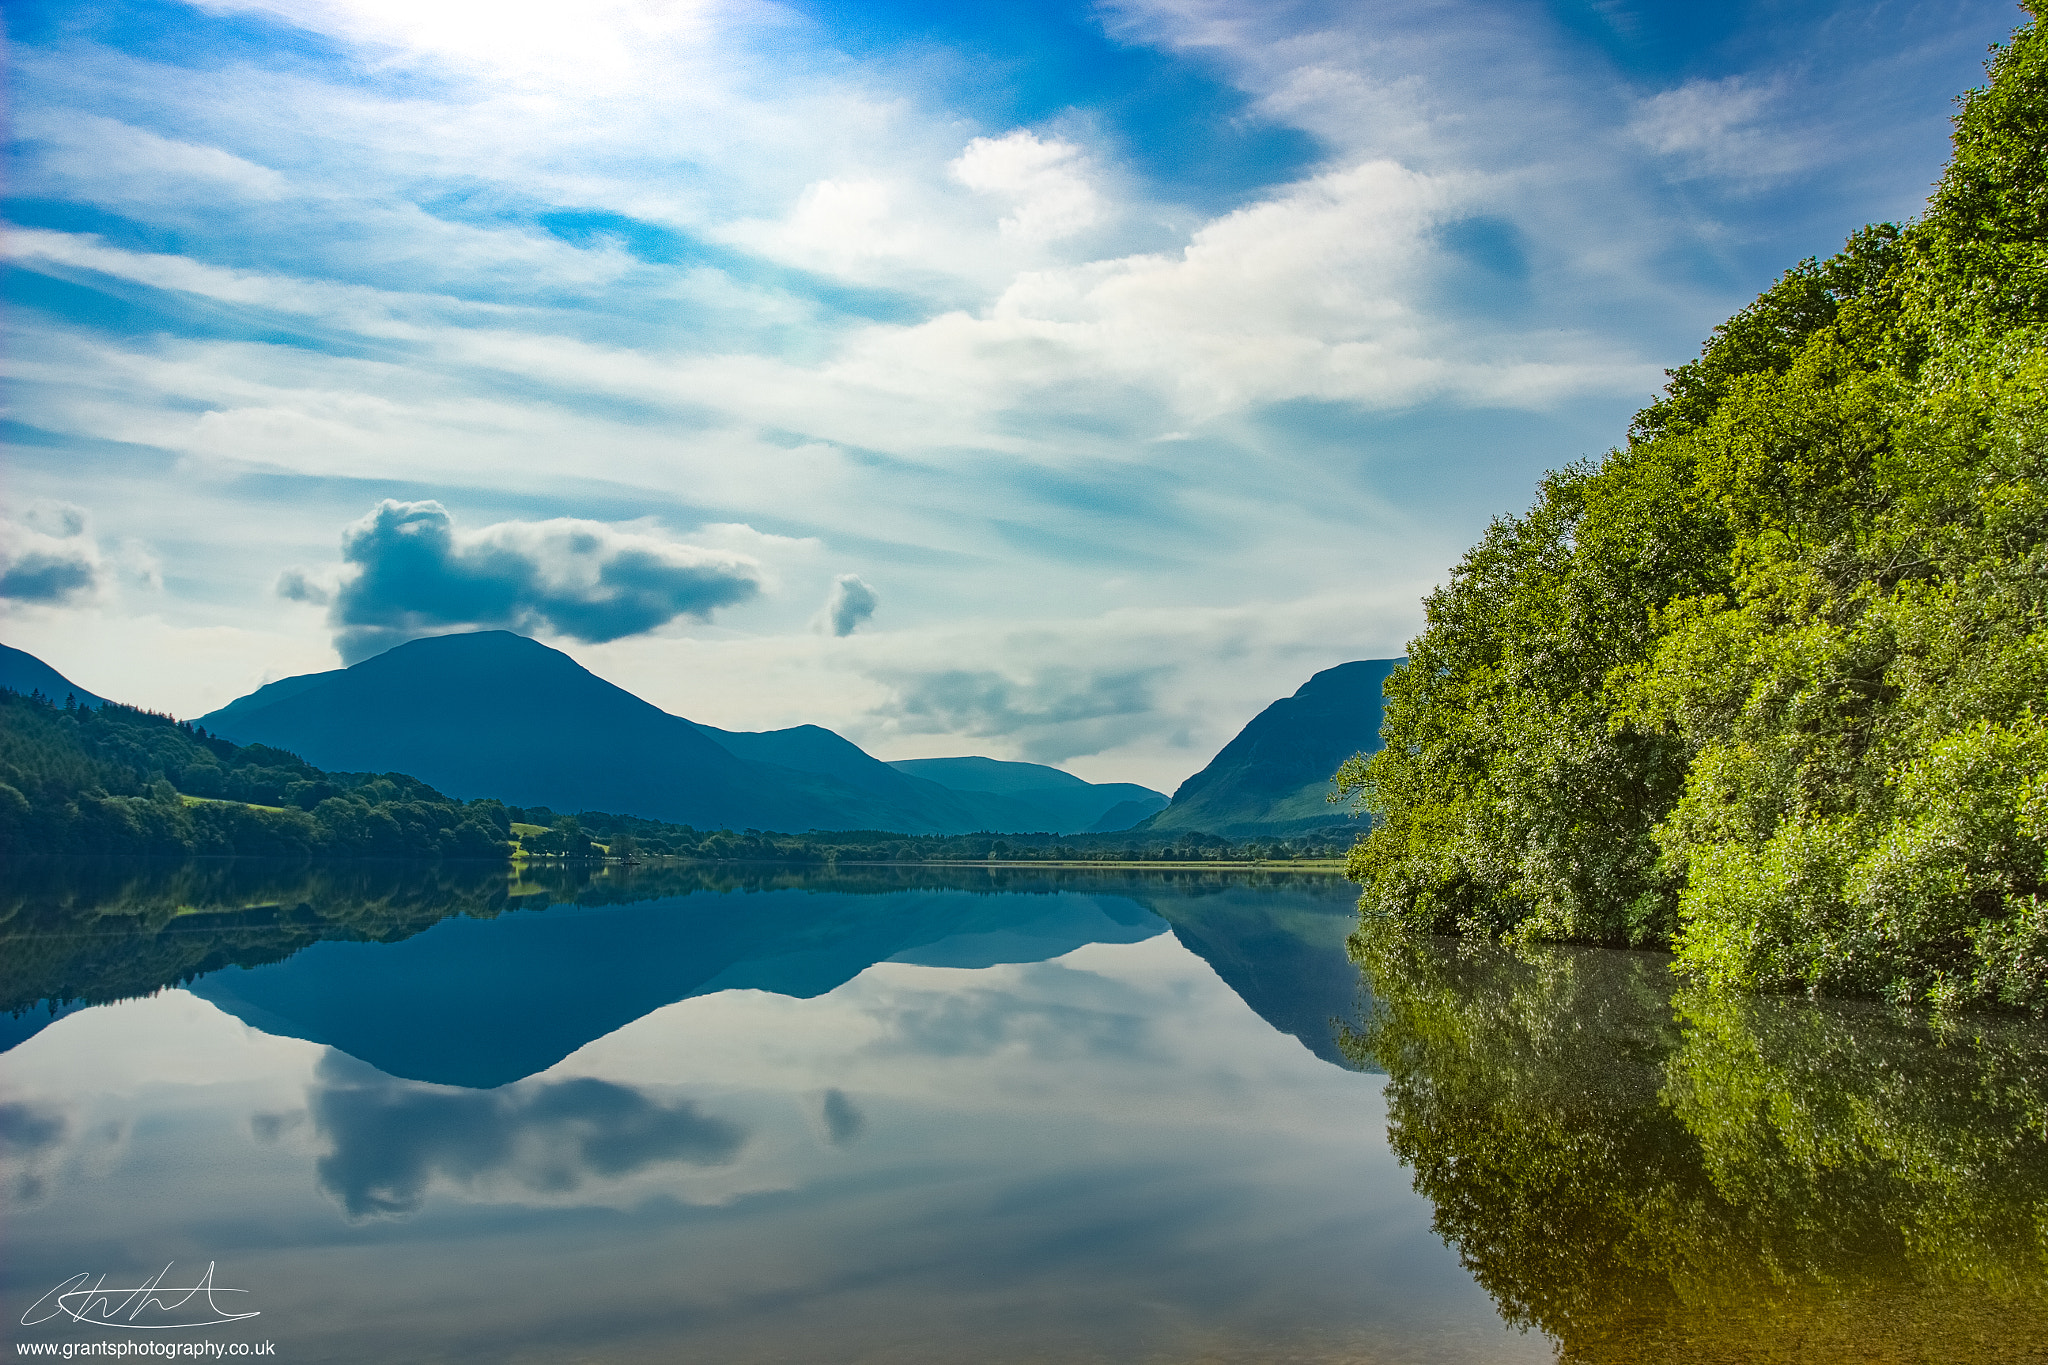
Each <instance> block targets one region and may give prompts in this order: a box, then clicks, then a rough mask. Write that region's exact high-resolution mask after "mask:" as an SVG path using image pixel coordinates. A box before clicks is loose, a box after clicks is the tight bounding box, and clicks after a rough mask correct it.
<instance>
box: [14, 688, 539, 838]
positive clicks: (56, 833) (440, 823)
mask: <svg viewBox="0 0 2048 1365" xmlns="http://www.w3.org/2000/svg"><path fill="white" fill-rule="evenodd" d="M509 830H510V819H509V816H508V815H507V813H506V811H505V808H504V807H503V806H502V805H500V804H499V803H498V802H496V801H457V800H454V799H452V798H450V797H447V796H443V795H442V794H441V793H440V792H437V791H435V790H434V789H433V788H432V787H429V786H428V785H426V784H425V783H424V782H420V781H417V780H415V779H413V778H410V777H407V776H405V775H404V774H402V773H330V772H323V771H322V770H320V769H318V768H315V767H313V766H311V765H310V764H307V763H305V762H303V761H302V760H300V759H299V758H298V757H297V756H296V755H293V754H289V753H286V752H285V751H284V750H282V749H272V748H269V747H267V746H265V745H261V744H251V745H237V744H232V743H229V742H228V741H227V740H224V739H221V738H218V737H217V736H210V735H208V734H207V733H206V732H205V731H204V730H203V729H199V728H197V727H194V726H192V725H190V724H186V723H182V722H179V721H176V720H173V719H172V718H171V717H169V716H164V715H158V714H156V713H154V712H151V711H143V710H138V709H137V708H135V707H131V706H121V705H117V704H115V703H112V702H109V703H107V704H106V705H104V706H100V707H91V706H79V705H76V704H75V703H74V704H69V705H62V706H60V705H58V704H57V703H55V702H53V701H51V700H50V699H49V698H47V697H43V696H40V695H32V696H26V697H25V696H22V695H21V694H20V693H17V692H11V691H5V690H0V850H6V851H9V852H14V853H94V854H229V853H232V854H255V855H262V856H271V857H275V856H290V855H304V854H323V855H347V856H353V857H401V858H419V857H435V858H439V857H453V858H495V859H499V860H501V861H502V860H503V859H505V858H506V857H508V856H509V854H510V849H511V846H510V844H509V843H508V842H507V840H508V838H509Z"/></svg>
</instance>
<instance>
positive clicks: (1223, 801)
mask: <svg viewBox="0 0 2048 1365" xmlns="http://www.w3.org/2000/svg"><path fill="white" fill-rule="evenodd" d="M1399 662H1400V661H1399V660H1395V659H1371V660H1364V661H1360V662H1357V663H1349V664H1343V665H1340V666H1338V667H1336V668H1332V669H1326V670H1325V671H1323V672H1321V673H1318V674H1316V675H1315V676H1314V677H1313V678H1311V679H1309V681H1308V682H1306V683H1304V684H1303V685H1302V687H1301V688H1300V689H1299V690H1298V691H1297V692H1296V693H1295V694H1294V695H1293V696H1292V697H1286V698H1282V699H1281V700H1279V701H1276V702H1274V703H1273V704H1272V705H1271V706H1268V707H1267V708H1266V709H1265V710H1264V711H1262V712H1260V713H1259V714H1258V715H1257V716H1256V717H1254V718H1253V719H1252V721H1251V722H1250V723H1249V724H1247V725H1246V726H1245V728H1244V730H1243V731H1242V732H1240V733H1239V734H1238V736H1237V737H1236V738H1235V739H1233V740H1232V741H1231V742H1230V743H1229V744H1228V745H1226V746H1224V748H1223V750H1222V751H1221V752H1220V753H1218V754H1217V755H1216V757H1215V759H1214V760H1212V761H1211V762H1210V763H1209V765H1208V766H1207V767H1205V768H1203V769H1202V771H1201V772H1199V773H1196V774H1195V775H1194V776H1193V777H1190V778H1189V779H1188V780H1187V781H1186V782H1184V783H1182V784H1181V786H1180V789H1179V790H1178V791H1177V792H1176V793H1175V795H1174V797H1173V800H1172V802H1171V804H1169V803H1168V800H1167V798H1166V797H1165V796H1164V795H1162V794H1161V793H1159V792H1156V791H1153V790H1151V789H1150V788H1147V787H1141V786H1138V785H1136V784H1134V783H1123V782H1119V783H1090V782H1085V781H1083V780H1082V779H1080V778H1078V777H1075V776H1073V775H1072V774H1071V773H1066V772H1062V771H1060V770H1059V769H1057V768H1051V767H1046V766H1044V765H1041V764H1036V763H1014V762H1004V761H1002V760H998V759H992V758H978V757H977V758H926V759H908V760H902V761H899V762H895V763H885V762H882V761H881V760H879V759H877V758H875V757H873V756H872V755H870V754H868V753H867V752H866V751H865V750H863V749H861V748H860V747H859V746H858V745H855V744H853V743H852V742H851V741H849V740H847V739H845V738H843V737H841V736H840V735H838V734H835V733H833V732H832V731H830V730H827V729H824V728H823V727H821V726H816V725H798V726H792V727H790V728H788V729H784V730H767V731H733V730H722V729H719V728H717V727H716V726H709V725H699V724H696V723H694V722H692V721H689V720H686V719H684V718H683V717H681V716H676V715H671V714H670V713H668V712H666V711H663V710H661V709H660V708H659V707H657V706H654V705H653V704H651V703H649V702H646V701H643V700H642V699H640V698H639V697H636V696H634V695H633V694H632V693H630V692H627V691H626V690H625V689H623V688H620V687H617V686H615V685H613V684H611V683H609V682H606V681H605V680H604V679H602V678H599V677H597V676H596V675H595V674H593V673H591V672H590V671H589V670H587V669H585V668H584V667H583V666H582V665H581V664H578V663H577V662H576V661H575V660H574V659H571V658H570V657H569V656H568V655H566V654H563V653H561V652H560V651H558V650H554V649H550V648H549V647H548V646H546V645H543V644H541V643H540V642H538V641H536V640H531V639H528V638H526V637H524V636H520V635H515V634H513V633H511V632H508V631H482V632H476V633H469V634H460V635H443V636H436V637H433V638H429V639H423V640H414V641H411V642H410V643H407V644H404V645H400V646H398V647H397V648H395V649H392V650H389V651H387V652H385V653H383V654H380V655H377V656H376V657H374V658H371V659H366V660H364V661H363V662H361V663H358V664H356V665H354V666H353V667H350V668H344V669H335V670H332V671H330V672H325V673H309V674H305V675H302V676H300V677H294V678H285V679H283V680H281V681H279V682H274V683H270V684H268V685H266V686H264V687H261V688H259V689H257V690H256V691H255V692H252V693H250V694H249V695H248V696H245V697H242V698H240V699H238V700H236V701H234V702H231V703H229V704H228V705H227V706H224V707H222V708H220V709H219V710H217V711H213V712H210V713H208V714H207V715H204V716H201V717H199V718H198V723H199V724H201V725H203V726H205V727H206V728H207V729H208V730H210V731H212V732H214V733H216V734H218V735H220V736H222V737H223V738H226V739H230V740H233V741H235V742H237V743H242V744H252V743H261V744H269V745H273V746H275V747H277V748H280V749H287V750H290V751H291V752H293V753H296V754H298V755H300V756H301V757H303V758H304V759H305V760H306V761H307V762H309V763H312V764H314V765H316V766H318V767H321V768H326V769H329V770H331V771H344V772H402V773H407V774H409V775H411V776H413V777H416V778H419V779H420V780H421V781H424V782H426V783H428V784H430V785H432V786H434V787H436V788H438V789H440V790H441V791H444V792H447V793H448V794H450V795H452V796H456V797H461V798H476V797H497V798H499V799H501V800H504V801H506V802H508V803H510V804H513V805H518V806H547V807H550V808H551V809H554V810H557V811H564V812H573V811H581V810H600V811H611V812H615V813H620V814H630V815H639V816H645V817H649V818H652V819H658V820H668V821H673V822H675V823H678V824H688V825H694V826H696V827H698V828H700V829H718V828H734V829H741V828H755V829H763V830H783V831H789V832H803V831H806V830H813V829H837V830H847V829H873V830H886V831H889V832H892V833H902V834H962V833H974V832H989V833H997V832H1010V833H1024V832H1047V833H1059V834H1084V833H1107V832H1114V831H1118V830H1125V829H1142V830H1146V831H1150V832H1162V831H1189V832H1194V831H1200V832H1202V833H1205V834H1212V835H1219V836H1222V837H1226V838H1232V839H1246V838H1260V837H1270V838H1290V837H1298V836H1302V835H1308V834H1313V833H1318V832H1324V831H1331V830H1334V829H1339V828H1342V827H1345V826H1348V825H1355V823H1356V822H1355V819H1354V817H1351V816H1349V815H1348V814H1347V813H1346V812H1345V811H1343V810H1342V809H1340V808H1337V807H1333V806H1331V805H1329V804H1328V803H1327V801H1326V800H1325V797H1326V796H1327V794H1328V792H1329V790H1330V784H1329V779H1330V774H1331V773H1333V772H1334V771H1335V770H1336V768H1337V766H1338V765H1339V764H1340V763H1342V762H1343V761H1344V759H1345V758H1347V757H1349V756H1350V755H1351V754H1353V753H1356V752H1358V751H1360V750H1365V751H1372V750H1375V749H1377V748H1379V746H1380V740H1379V725H1380V707H1381V696H1380V689H1381V685H1382V684H1383V683H1384V682H1385V680H1386V677H1387V674H1388V673H1389V672H1391V671H1392V670H1393V668H1394V667H1395V665H1396V664H1398V663H1399ZM0 687H8V688H12V689H13V690H15V691H18V692H30V691H41V692H43V693H44V694H46V695H48V696H51V697H53V698H56V699H58V700H60V701H61V699H62V698H64V697H65V696H67V695H70V696H76V697H77V698H78V700H79V701H80V702H81V703H84V704H98V703H99V702H100V701H101V698H99V697H97V696H95V695H94V694H93V693H91V692H88V691H86V690H85V689H83V688H80V687H78V686H77V685H76V684H74V683H72V682H71V681H70V680H69V679H67V678H65V677H64V676H63V675H62V674H60V673H58V672H57V671H56V670H55V669H53V668H51V667H50V666H49V665H47V664H45V663H43V662H42V661H41V660H39V659H37V658H36V657H35V656H33V655H31V654H27V653H24V652H23V651H21V650H18V649H12V648H8V647H7V646H4V645H0Z"/></svg>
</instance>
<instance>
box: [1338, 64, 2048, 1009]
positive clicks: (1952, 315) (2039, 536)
mask: <svg viewBox="0 0 2048 1365" xmlns="http://www.w3.org/2000/svg"><path fill="white" fill-rule="evenodd" d="M1990 72H1991V80H1990V82H1989V84H1988V86H1987V87H1986V88H1984V89H1980V90H1975V91H1972V92H1970V93H1969V94H1968V95H1966V96H1965V97H1964V99H1963V101H1962V107H1961V112H1960V113H1959V114H1958V116H1957V118H1956V121H1955V137H1954V154H1953V158H1952V160H1951V162H1950V164H1949V166H1948V167H1947V169H1946V171H1945V172H1944V174H1943V177H1942V179H1941V181H1940V184H1939V186H1938V187H1937V190H1936V192H1935V194H1934V197H1933V198H1932V200H1931V201H1930V203H1929V207H1928V211H1927V213H1926V215H1925V216H1924V218H1922V219H1921V220H1920V221H1919V222H1917V223H1914V224H1911V225H1908V226H1905V227H1895V226H1891V225H1879V226H1875V227H1871V228H1867V229H1864V230H1863V231H1861V232H1858V233H1857V234H1856V235H1855V236H1854V237H1852V238H1851V239H1850V240H1849V242H1848V244H1847V245H1846V246H1845V248H1844V249H1843V250H1842V252H1841V253H1840V254H1839V255H1837V256H1834V257H1833V258H1831V259H1829V260H1826V261H1811V260H1809V261H1807V262H1804V263H1802V264H1801V265H1799V266H1797V267H1795V268H1794V269H1792V270H1791V271H1789V272H1787V273H1786V275H1785V276H1784V277H1783V278H1782V279H1781V280H1780V281H1779V282H1778V283H1777V284H1775V285H1773V286H1772V287H1771V288H1770V289H1769V290H1768V291H1766V292H1765V293H1764V294H1763V295H1762V296H1761V297H1760V298H1759V299H1757V301H1756V302H1755V303H1753V304H1751V305H1750V306H1749V307H1748V308H1746V309H1744V310H1743V311H1742V312H1740V313H1738V314H1737V315H1736V316H1735V317H1733V318H1731V319H1729V321H1727V322H1726V323H1724V324H1723V325H1722V326H1720V327H1719V328H1717V329H1716V330H1715V332H1714V334H1713V336H1712V338H1711V339H1710V340H1709V341H1708V342H1707V344H1706V345H1705V347H1704V348H1703V350H1702V352H1701V354H1700V357H1699V359H1697V360H1695V361H1693V362H1691V363H1690V364H1687V365H1685V366H1683V367H1681V368H1679V369H1677V370H1674V371H1672V372H1671V375H1670V383H1669V385H1668V387H1667V388H1666V391H1665V396H1664V397H1663V399H1662V400H1660V401H1659V402H1657V403H1654V404H1652V405H1651V406H1650V407H1649V408H1646V409H1645V410H1644V411H1642V412H1641V413H1639V414H1638V415H1637V416H1636V419H1635V422H1634V424H1633V426H1632V428H1631V429H1630V431H1629V434H1628V440H1627V444H1626V445H1625V446H1624V447H1622V448H1621V449H1617V450H1614V451H1611V452H1609V453H1608V454H1607V455H1606V456H1605V457H1604V458H1602V459H1600V460H1598V461H1592V462H1583V463H1580V464H1575V465H1572V466H1570V467H1568V468H1565V469H1563V470H1560V471H1558V472H1556V473H1553V474H1551V475H1550V476H1548V477H1547V478H1546V479H1545V480H1544V481H1543V483H1542V485H1541V486H1540V490H1539V493H1538V496H1537V499H1536V502H1535V504H1534V505H1533V506H1532V507H1531V508H1530V509H1529V511H1528V512H1527V513H1525V514H1523V515H1521V516H1511V517H1502V518H1500V519H1499V520H1497V521H1496V522H1495V523H1494V524H1493V525H1492V526H1491V527H1490V528H1489V530H1488V531H1487V533H1486V535H1485V537H1484V539H1483V540H1482V541H1481V542H1480V543H1479V544H1478V545H1477V546H1475V547H1474V548H1473V549H1472V550H1471V551H1470V552H1469V553H1468V554H1467V555H1466V556H1465V558H1464V560H1463V562H1462V563H1461V564H1460V565H1459V566H1458V567H1457V569H1456V570H1455V572H1454V573H1453V575H1452V578H1451V581H1450V582H1449V584H1448V585H1447V586H1445V587H1444V588H1442V589H1441V590H1439V591H1438V592H1436V593H1434V594H1432V595H1431V596H1430V598H1429V599H1428V603H1427V607H1428V621H1427V626H1426V628H1425V629H1424V631H1423V633H1422V634H1421V636H1419V637H1418V638H1417V639H1416V640H1415V641H1413V642H1412V643H1411V644H1410V646H1409V649H1408V654H1409V662H1408V664H1407V665H1406V666H1405V667H1404V668H1401V669H1399V670H1397V671H1396V672H1395V673H1394V675H1393V676H1392V677H1391V678H1390V679H1389V680H1388V683H1387V688H1386V695H1387V707H1386V721H1385V725H1384V729H1383V732H1382V733H1383V735H1384V737H1385V740H1386V747H1385V749H1384V750H1383V751H1382V752H1381V753H1379V754H1377V755H1374V756H1372V757H1371V758H1370V759H1367V758H1365V757H1364V756H1360V757H1359V758H1356V759H1353V760H1352V761H1351V762H1349V763H1347V764H1346V765H1345V768H1344V770H1343V772H1342V773H1341V774H1340V783H1341V785H1342V786H1343V788H1344V789H1345V790H1347V791H1351V792H1356V793H1358V794H1359V795H1360V796H1361V797H1362V798H1363V800H1364V804H1365V805H1366V806H1367V807H1368V808H1369V809H1370V810H1371V811H1372V812H1373V813H1374V814H1375V816H1376V817H1377V819H1376V823H1375V826H1374V828H1373V829H1372V831H1371V833H1370V834H1369V835H1368V836H1367V837H1366V838H1365V839H1363V840H1362V841H1361V842H1360V843H1359V845H1358V846H1357V848H1356V849H1355V850H1354V852H1353V853H1352V855H1351V859H1350V871H1351V873H1352V875H1353V876H1354V877H1355V878H1356V879H1357V880H1359V881H1360V882H1361V883H1362V884H1363V886H1364V896H1363V901H1362V905H1363V907H1364V909H1365V910H1366V911H1367V912H1368V913H1370V914H1374V915H1378V916H1384V917H1391V918H1393V919H1396V920H1398V921H1400V922H1403V923H1405V924H1407V925H1409V926H1411V927H1413V928H1415V929H1420V930H1423V931H1427V932H1432V933H1465V934H1483V935H1508V936H1513V937H1516V938H1519V939H1523V940H1542V939H1551V940H1578V941H1594V942H1606V943H1614V944H1623V943H1632V944H1655V945H1666V944H1669V945H1672V946H1675V948H1676V949H1677V953H1678V963H1679V967H1680V969H1681V970H1682V971H1684V972H1687V973H1689V974H1691V975H1692V976H1693V977H1694V978H1696V979H1699V980H1702V981H1706V982H1709V983H1714V984H1719V985H1736V986H1743V987H1751V988H1763V989H1784V988H1803V989H1807V990H1812V991H1827V992H1843V993H1854V994H1866V995H1880V996H1884V997H1887V998H1891V999H1895V1000H1902V1001H1903V1000H1932V1001H1935V1002H1938V1003H1939V1002H1948V1003H1957V1002H1984V1003H2003V1004H2006V1005H2011V1006H2020V1007H2025V1008H2031V1009H2035V1010H2041V1009H2048V714H2044V707H2043V699H2044V698H2048V629H2044V625H2048V350H2044V345H2043V343H2044V340H2048V35H2044V34H2043V32H2042V31H2041V28H2040V26H2039V24H2038V23H2030V24H2028V25H2027V26H2026V27H2024V28H2022V29H2021V30H2019V31H2018V32H2017V33H2016V34H2015V35H2014V37H2013V39H2012V41H2011V42H2010V44H2009V45H2007V46H2005V47H2003V48H2000V49H1996V50H1995V51H1994V56H1993V59H1992V61H1991V64H1990Z"/></svg>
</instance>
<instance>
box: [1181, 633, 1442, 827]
mask: <svg viewBox="0 0 2048 1365" xmlns="http://www.w3.org/2000/svg"><path fill="white" fill-rule="evenodd" d="M1401 662H1402V661H1401V660H1399V659H1364V660H1361V661H1359V662H1357V663H1349V664H1339V665H1338V666H1337V667H1335V668H1326V669H1324V670H1323V671H1322V672H1320V673H1318V674H1316V675H1315V676H1314V677H1313V678H1310V679H1309V680H1308V681H1307V682H1305V683H1303V684H1302V685H1301V688H1300V690H1299V691H1297V692H1296V693H1295V694H1294V695H1293V696H1291V697H1283V698H1281V699H1280V700H1279V701H1276V702H1274V703H1273V704H1272V705H1271V706H1268V707H1267V708H1266V709H1265V710H1263V711H1261V712H1259V714H1258V715H1256V716H1254V717H1252V719H1251V723H1250V724H1248V725H1246V726H1245V727H1244V729H1242V730H1240V731H1238V734H1237V738H1235V739H1233V740H1231V741H1230V743H1228V744H1226V745H1224V746H1223V750H1222V752H1221V753H1219V754H1217V755H1216V757H1215V758H1213V759H1211V760H1210V761H1209V766H1208V767H1206V768H1204V769H1202V771H1200V772H1198V773H1196V774H1195V775H1194V776H1193V777H1190V778H1189V779H1188V780H1187V781H1185V782H1183V783H1181V784H1180V789H1179V790H1178V791H1176V792H1174V794H1173V803H1172V804H1171V805H1169V806H1168V807H1167V808H1166V809H1165V810H1163V811H1161V812H1159V814H1157V815H1155V816H1153V817H1152V818H1151V819H1149V820H1147V821H1145V823H1144V825H1143V826H1142V827H1143V828H1145V829H1151V830H1174V829H1186V830H1200V831H1202V832H1203V833H1205V834H1218V835H1222V836H1224V837H1226V838H1234V839H1246V838H1255V837H1259V836H1263V835H1270V836H1273V837H1276V838H1279V837H1288V836H1292V835H1298V834H1305V833H1309V832H1311V831H1314V830H1318V829H1327V828H1330V827H1332V826H1340V827H1341V826H1345V825H1348V824H1351V823H1352V820H1351V817H1349V816H1348V815H1346V814H1345V813H1344V811H1343V809H1342V808H1341V807H1337V806H1332V805H1330V804H1329V803H1328V802H1327V801H1326V800H1325V799H1324V798H1325V797H1327V796H1328V795H1329V793H1330V774H1332V773H1334V772H1336V771H1337V767H1338V765H1339V764H1341V763H1343V761H1344V760H1345V759H1347V758H1349V757H1350V756H1351V755H1353V754H1355V753H1358V752H1360V751H1364V752H1367V753H1371V752H1373V751H1375V750H1377V749H1378V748H1379V747H1380V708H1381V700H1382V699H1381V694H1380V688H1381V686H1382V685H1383V684H1384V683H1385V682H1386V680H1387V675H1388V674H1389V673H1391V672H1393V671H1394V669H1395V667H1396V666H1398V665H1399V664H1400V663H1401Z"/></svg>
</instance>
